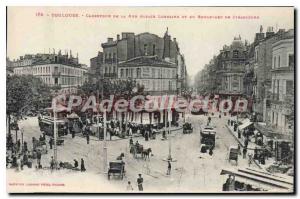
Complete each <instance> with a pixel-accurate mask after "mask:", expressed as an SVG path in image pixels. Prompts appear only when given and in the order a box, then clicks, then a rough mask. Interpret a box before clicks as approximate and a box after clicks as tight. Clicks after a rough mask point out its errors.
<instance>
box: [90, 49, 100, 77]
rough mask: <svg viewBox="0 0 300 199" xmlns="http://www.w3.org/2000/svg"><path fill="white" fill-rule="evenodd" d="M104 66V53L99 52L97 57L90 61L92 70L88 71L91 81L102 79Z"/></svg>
mask: <svg viewBox="0 0 300 199" xmlns="http://www.w3.org/2000/svg"><path fill="white" fill-rule="evenodd" d="M102 65H103V53H102V52H100V51H99V52H98V55H97V56H96V57H93V58H91V59H90V68H89V71H88V75H89V81H92V82H96V81H97V80H98V79H99V78H101V74H102V72H101V70H102Z"/></svg>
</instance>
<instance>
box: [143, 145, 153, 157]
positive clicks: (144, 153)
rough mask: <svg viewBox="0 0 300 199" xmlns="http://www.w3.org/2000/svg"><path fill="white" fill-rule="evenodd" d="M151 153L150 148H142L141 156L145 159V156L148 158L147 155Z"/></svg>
mask: <svg viewBox="0 0 300 199" xmlns="http://www.w3.org/2000/svg"><path fill="white" fill-rule="evenodd" d="M150 153H152V150H151V148H148V149H144V150H143V152H142V157H143V158H144V159H145V160H146V159H147V158H148V159H150V157H149V155H150Z"/></svg>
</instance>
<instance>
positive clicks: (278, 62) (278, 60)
mask: <svg viewBox="0 0 300 199" xmlns="http://www.w3.org/2000/svg"><path fill="white" fill-rule="evenodd" d="M279 67H280V56H278V68H279Z"/></svg>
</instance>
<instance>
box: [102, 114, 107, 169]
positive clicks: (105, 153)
mask: <svg viewBox="0 0 300 199" xmlns="http://www.w3.org/2000/svg"><path fill="white" fill-rule="evenodd" d="M103 123H104V126H103V128H104V132H103V173H107V142H106V111H104V112H103Z"/></svg>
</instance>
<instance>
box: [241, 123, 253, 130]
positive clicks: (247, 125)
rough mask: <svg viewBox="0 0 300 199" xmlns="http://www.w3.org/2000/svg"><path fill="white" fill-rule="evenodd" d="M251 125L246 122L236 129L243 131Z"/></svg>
mask: <svg viewBox="0 0 300 199" xmlns="http://www.w3.org/2000/svg"><path fill="white" fill-rule="evenodd" d="M251 124H253V122H250V121H247V122H245V123H243V124H242V125H240V126H239V127H238V128H239V130H243V129H245V128H247V127H249V126H250V125H251Z"/></svg>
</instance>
